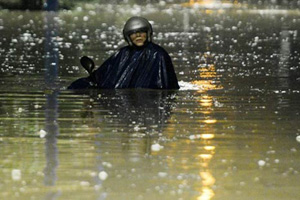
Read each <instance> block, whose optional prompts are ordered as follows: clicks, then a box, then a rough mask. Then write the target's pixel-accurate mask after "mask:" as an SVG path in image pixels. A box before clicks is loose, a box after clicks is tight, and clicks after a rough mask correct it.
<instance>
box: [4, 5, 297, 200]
mask: <svg viewBox="0 0 300 200" xmlns="http://www.w3.org/2000/svg"><path fill="white" fill-rule="evenodd" d="M132 15H142V16H144V17H146V18H147V19H149V20H150V21H151V23H152V24H153V29H154V42H156V43H157V44H159V45H161V46H163V47H164V48H165V49H166V50H167V51H168V52H169V53H170V55H171V57H172V60H173V63H174V67H175V70H176V73H177V77H178V79H179V83H180V86H181V89H180V90H178V91H161V90H146V89H136V90H131V89H123V90H86V91H74V90H67V89H66V88H67V87H68V85H69V84H70V83H71V82H72V81H74V80H75V79H77V78H79V77H84V76H88V74H87V73H86V72H85V70H84V69H83V68H82V67H81V66H80V63H79V59H80V57H81V56H83V55H88V56H90V57H91V58H93V59H94V61H95V63H96V64H97V66H99V65H101V64H102V62H103V61H105V60H106V59H107V58H108V57H109V56H110V55H111V54H112V53H113V52H115V51H116V50H117V49H119V48H120V47H122V46H124V45H126V44H125V41H124V40H123V36H122V28H123V25H124V23H125V21H126V20H127V19H128V18H129V17H131V16H132ZM0 35H1V37H0V150H1V154H0V199H9V200H19V199H24V200H25V199H26V200H27V199H30V200H58V199H72V200H77V199H78V200H81V199H88V200H104V199H105V200H106V199H107V200H124V199H132V200H134V199H137V200H154V199H164V200H169V199H170V200H171V199H172V200H174V199H181V200H187V199H191V200H224V199H230V200H248V199H249V200H252V199H266V200H282V199H286V200H297V199H299V196H300V190H299V179H300V174H299V173H300V123H299V120H300V117H299V114H300V55H299V53H300V45H299V43H300V11H299V10H267V9H266V10H254V9H244V8H226V9H207V8H206V9H203V8H201V7H199V6H194V7H193V6H188V5H179V4H178V5H169V4H166V5H165V4H162V3H161V4H157V5H156V4H154V5H152V6H151V5H148V6H137V5H135V6H124V5H123V6H118V5H114V6H112V5H108V6H107V5H89V4H87V5H86V6H85V7H77V8H75V9H74V10H73V11H60V12H57V13H50V12H49V13H47V12H23V11H7V10H0Z"/></svg>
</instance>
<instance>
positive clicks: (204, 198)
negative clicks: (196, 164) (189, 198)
mask: <svg viewBox="0 0 300 200" xmlns="http://www.w3.org/2000/svg"><path fill="white" fill-rule="evenodd" d="M200 176H201V178H202V184H203V187H202V191H201V195H200V196H199V197H198V198H197V200H210V199H212V198H213V197H214V196H215V194H214V191H213V190H212V189H211V186H213V185H214V184H215V182H216V179H215V178H214V177H213V176H212V174H211V173H210V172H208V171H206V172H200Z"/></svg>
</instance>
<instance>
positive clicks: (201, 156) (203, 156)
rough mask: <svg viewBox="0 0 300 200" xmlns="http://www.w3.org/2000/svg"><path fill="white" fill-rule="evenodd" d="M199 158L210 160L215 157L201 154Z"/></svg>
mask: <svg viewBox="0 0 300 200" xmlns="http://www.w3.org/2000/svg"><path fill="white" fill-rule="evenodd" d="M199 157H200V158H202V159H204V160H210V159H211V158H212V157H213V155H211V154H200V155H199Z"/></svg>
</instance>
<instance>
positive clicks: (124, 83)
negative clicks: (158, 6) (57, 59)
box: [68, 17, 179, 89]
mask: <svg viewBox="0 0 300 200" xmlns="http://www.w3.org/2000/svg"><path fill="white" fill-rule="evenodd" d="M152 35H153V29H152V26H151V24H150V23H149V21H148V20H147V19H145V18H142V17H131V18H130V19H129V20H128V21H127V22H126V23H125V26H124V29H123V36H124V39H125V41H126V42H127V43H128V45H127V46H125V47H123V48H121V49H120V50H118V51H117V52H116V53H115V54H113V55H112V56H111V57H110V58H108V59H107V60H106V61H105V62H104V63H103V64H102V65H101V66H100V67H99V68H98V69H97V70H95V71H94V72H93V73H91V75H90V76H89V77H87V78H82V79H79V80H77V81H75V82H73V83H72V84H71V85H70V86H69V87H68V88H69V89H85V88H91V87H94V88H95V87H96V88H106V89H119V88H150V89H179V85H178V80H177V77H176V73H175V71H174V67H173V64H172V61H171V58H170V56H169V55H168V53H167V52H166V51H165V50H164V49H163V48H162V47H160V46H159V45H157V44H155V43H153V42H152Z"/></svg>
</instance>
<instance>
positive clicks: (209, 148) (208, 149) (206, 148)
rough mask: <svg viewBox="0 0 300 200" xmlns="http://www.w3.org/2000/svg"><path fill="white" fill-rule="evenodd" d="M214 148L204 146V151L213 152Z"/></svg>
mask: <svg viewBox="0 0 300 200" xmlns="http://www.w3.org/2000/svg"><path fill="white" fill-rule="evenodd" d="M215 148H216V147H215V146H205V147H204V149H205V150H207V151H213V150H215Z"/></svg>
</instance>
